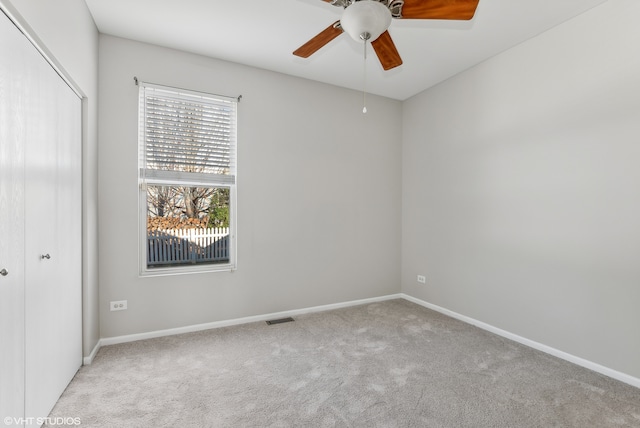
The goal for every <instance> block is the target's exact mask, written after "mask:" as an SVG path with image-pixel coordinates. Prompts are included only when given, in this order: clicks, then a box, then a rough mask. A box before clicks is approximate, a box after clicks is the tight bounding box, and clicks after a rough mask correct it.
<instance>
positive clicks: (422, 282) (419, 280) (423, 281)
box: [418, 275, 427, 284]
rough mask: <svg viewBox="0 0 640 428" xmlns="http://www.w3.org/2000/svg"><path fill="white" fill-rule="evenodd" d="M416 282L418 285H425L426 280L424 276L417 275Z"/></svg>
mask: <svg viewBox="0 0 640 428" xmlns="http://www.w3.org/2000/svg"><path fill="white" fill-rule="evenodd" d="M418 282H419V283H420V284H426V283H427V278H426V277H425V276H424V275H418Z"/></svg>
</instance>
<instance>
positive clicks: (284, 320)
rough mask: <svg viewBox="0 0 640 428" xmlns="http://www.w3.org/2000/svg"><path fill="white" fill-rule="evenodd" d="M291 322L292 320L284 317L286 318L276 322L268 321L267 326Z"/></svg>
mask: <svg viewBox="0 0 640 428" xmlns="http://www.w3.org/2000/svg"><path fill="white" fill-rule="evenodd" d="M291 321H293V318H291V317H286V318H279V319H277V320H269V321H267V324H269V325H272V324H282V323H283V322H291Z"/></svg>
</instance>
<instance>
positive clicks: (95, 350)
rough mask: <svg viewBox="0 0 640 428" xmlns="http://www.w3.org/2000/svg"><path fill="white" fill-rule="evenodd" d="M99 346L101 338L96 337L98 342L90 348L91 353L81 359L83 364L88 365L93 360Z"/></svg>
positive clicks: (100, 345)
mask: <svg viewBox="0 0 640 428" xmlns="http://www.w3.org/2000/svg"><path fill="white" fill-rule="evenodd" d="M101 347H102V339H98V343H96V346H94V347H93V350H91V353H90V354H89V355H88V356H86V357H84V358H83V359H82V365H84V366H88V365H90V364H91V363H92V362H93V359H94V358H95V357H96V354H97V353H98V351H99V350H100V348H101Z"/></svg>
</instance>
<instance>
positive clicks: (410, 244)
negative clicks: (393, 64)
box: [401, 0, 640, 377]
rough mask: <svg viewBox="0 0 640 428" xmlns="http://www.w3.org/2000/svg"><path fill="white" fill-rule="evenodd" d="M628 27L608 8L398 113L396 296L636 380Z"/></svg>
mask: <svg viewBox="0 0 640 428" xmlns="http://www.w3.org/2000/svg"><path fill="white" fill-rule="evenodd" d="M638 16H640V2H637V1H636V0H616V1H610V2H607V3H605V4H603V5H601V6H599V7H597V8H595V9H593V10H591V11H589V12H587V13H586V14H584V15H581V16H579V17H578V18H576V19H574V20H571V21H569V22H567V23H564V24H563V25H561V26H559V27H557V28H555V29H553V30H551V31H549V32H546V33H544V34H542V35H540V36H538V37H536V38H534V39H531V40H529V41H528V42H526V43H524V44H522V45H519V46H517V47H516V48H514V49H511V50H509V51H507V52H504V53H503V54H501V55H499V56H497V57H495V58H493V59H491V60H489V61H486V62H485V63H482V64H480V65H479V66H477V67H474V68H473V69H470V70H468V71H466V72H464V73H462V74H460V75H458V76H456V77H454V78H452V79H450V80H448V81H446V82H444V83H442V84H440V85H439V86H437V87H434V88H432V89H430V90H428V91H426V92H424V93H422V94H419V95H417V96H415V97H414V98H412V99H410V100H408V101H406V102H405V103H404V106H403V108H404V124H403V131H404V137H403V163H402V169H403V172H402V177H403V202H402V207H403V214H402V240H403V241H402V269H401V270H402V291H403V292H404V293H407V294H409V295H411V296H414V297H417V298H420V299H423V300H426V301H428V302H431V303H433V304H436V305H439V306H442V307H445V308H447V309H450V310H452V311H454V312H458V313H460V314H463V315H466V316H468V317H472V318H475V319H477V320H480V321H483V322H486V323H488V324H491V325H493V326H496V327H498V328H502V329H504V330H507V331H510V332H512V333H515V334H518V335H521V336H523V337H525V338H528V339H531V340H534V341H537V342H540V343H543V344H545V345H548V346H551V347H554V348H556V349H559V350H561V351H565V352H568V353H570V354H573V355H575V356H579V357H582V358H585V359H587V360H590V361H592V362H596V363H599V364H601V365H604V366H606V367H609V368H612V369H614V370H618V371H621V372H623V373H627V374H629V375H632V376H635V377H640V358H638V356H639V355H640V335H639V333H638V326H640V310H638V308H640V77H639V76H640V55H638V52H639V50H638V48H639V47H640V46H639V43H638V42H639V41H640V26H638V23H637V17H638ZM417 274H424V275H426V277H427V284H426V285H422V284H418V283H417V282H416V275H417Z"/></svg>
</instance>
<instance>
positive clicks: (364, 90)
mask: <svg viewBox="0 0 640 428" xmlns="http://www.w3.org/2000/svg"><path fill="white" fill-rule="evenodd" d="M362 46H364V60H363V61H362V64H363V67H362V75H363V76H362V114H365V113H366V112H367V39H364V43H363V44H362Z"/></svg>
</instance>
